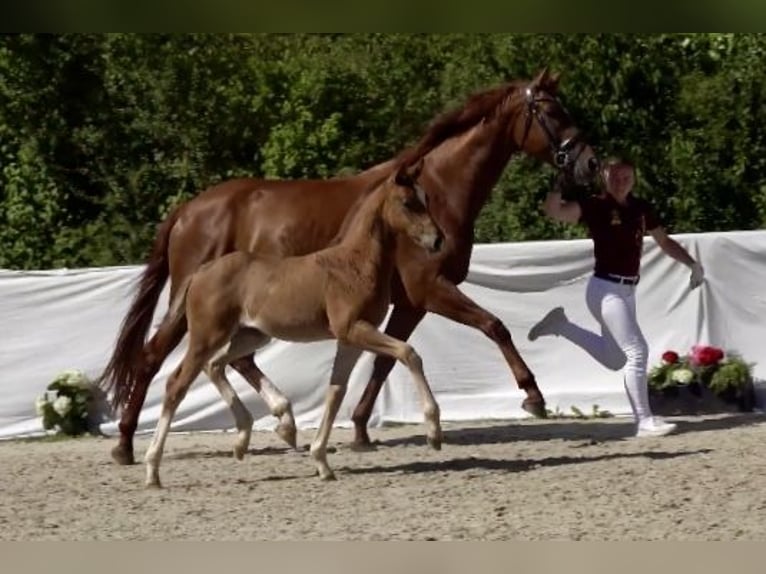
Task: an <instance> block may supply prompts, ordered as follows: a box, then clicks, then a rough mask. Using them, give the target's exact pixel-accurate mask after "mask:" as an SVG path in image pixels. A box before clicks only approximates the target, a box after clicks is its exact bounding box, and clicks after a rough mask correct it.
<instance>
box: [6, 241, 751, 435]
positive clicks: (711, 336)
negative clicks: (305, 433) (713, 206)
mask: <svg viewBox="0 0 766 574" xmlns="http://www.w3.org/2000/svg"><path fill="white" fill-rule="evenodd" d="M676 239H678V240H679V241H680V242H681V243H682V244H683V245H684V246H685V247H687V249H689V251H690V252H691V253H692V255H693V256H694V257H696V258H698V259H700V260H701V261H702V263H703V265H704V266H705V269H706V274H707V282H706V283H705V284H704V285H703V287H702V288H700V289H697V290H695V291H690V290H689V288H688V279H689V273H688V270H687V269H686V268H685V267H684V266H683V265H681V264H678V263H676V262H675V261H673V260H672V259H670V258H669V257H667V256H666V255H664V254H663V253H662V252H661V250H660V249H659V248H658V247H657V246H656V245H655V243H654V242H653V241H652V240H651V238H647V239H646V241H645V243H644V258H643V262H642V280H641V282H640V283H639V286H638V305H639V307H638V314H639V321H640V323H641V325H642V327H643V329H644V332H645V335H646V337H647V340H648V342H649V347H650V356H649V361H650V365H652V364H655V363H656V362H657V361H658V360H659V357H660V355H661V354H662V352H663V351H664V350H666V349H669V348H672V349H675V350H677V351H679V352H681V353H683V352H686V351H687V350H689V349H690V348H691V346H692V345H694V344H697V343H706V344H714V345H717V346H721V347H723V348H724V349H732V350H736V351H738V352H740V353H741V354H742V355H743V356H744V357H745V359H747V360H749V361H752V362H756V366H755V375H756V377H757V378H758V379H764V378H766V361H764V356H765V355H766V352H765V351H764V344H763V341H764V340H766V325H764V321H763V319H764V318H766V291H764V285H766V232H764V231H741V232H728V233H716V234H696V235H695V234H690V235H678V236H676ZM591 267H592V247H591V242H590V241H589V240H571V241H539V242H523V243H513V244H492V245H477V246H476V247H475V249H474V253H473V258H472V261H471V268H470V274H469V277H468V279H467V281H465V282H464V283H463V284H462V285H461V289H462V290H463V291H464V292H465V293H466V294H467V295H469V296H470V297H472V298H473V299H474V300H475V301H476V302H477V303H479V304H480V305H482V306H484V307H485V308H486V309H488V310H490V311H491V312H493V313H495V314H496V315H497V316H499V317H500V319H502V321H503V322H504V323H505V324H506V326H507V327H508V328H509V330H510V331H511V333H512V335H513V337H514V340H515V342H516V344H517V346H518V348H519V350H520V352H521V354H522V356H523V357H524V358H525V360H526V361H527V363H528V364H529V365H530V367H531V368H532V370H533V372H534V373H535V374H536V376H537V379H538V383H539V385H540V387H541V389H542V390H543V392H544V394H545V396H546V398H547V401H548V406H549V408H551V409H555V408H556V407H558V408H560V409H561V410H563V411H567V412H569V410H570V408H571V406H576V407H578V408H580V409H582V410H585V411H589V410H590V409H591V408H592V406H593V405H594V404H597V405H599V407H600V408H602V409H607V410H609V411H611V412H613V413H614V414H618V415H619V414H627V413H629V412H630V411H629V406H628V402H627V399H626V397H625V393H624V390H623V387H622V377H621V376H620V375H619V374H618V373H614V372H612V371H609V370H607V369H605V368H603V367H601V366H600V365H599V364H597V363H596V362H595V361H593V360H592V359H591V358H590V357H589V356H587V355H586V354H585V353H584V352H583V351H582V350H580V349H578V348H577V347H575V346H574V345H572V344H571V343H569V342H567V341H565V340H564V339H561V338H556V337H546V338H541V339H538V340H537V341H536V342H534V343H530V342H529V341H527V339H526V333H527V331H528V330H529V328H530V327H531V326H532V325H533V324H534V323H535V322H536V321H537V320H538V319H539V318H540V317H542V316H543V315H544V314H545V313H546V312H547V311H548V310H549V309H550V308H552V307H554V306H556V305H563V306H564V307H565V309H566V312H567V314H568V316H569V317H570V318H571V319H572V320H574V321H576V322H578V323H580V324H581V325H583V326H588V327H590V328H595V327H596V324H595V321H594V320H593V319H592V317H591V316H590V315H589V313H588V311H587V308H586V306H585V301H584V291H585V284H586V282H587V279H588V277H589V276H590V273H591ZM142 270H143V267H142V266H129V267H111V268H101V269H79V270H56V271H44V272H43V271H41V272H17V271H0V437H14V436H21V435H26V434H30V433H37V432H40V431H41V429H42V427H41V421H40V418H39V417H37V416H36V414H35V411H34V401H35V398H36V397H37V396H39V395H40V394H42V393H43V392H44V391H45V387H46V385H47V384H48V383H49V382H50V381H51V380H52V379H53V378H54V376H55V375H56V374H57V373H58V372H60V371H62V370H65V369H73V368H74V369H82V370H84V371H85V372H86V373H87V374H88V375H89V376H91V377H95V376H96V375H98V374H99V373H100V372H101V370H102V369H103V367H104V365H105V364H106V362H107V360H108V358H109V356H110V353H111V350H112V346H113V344H114V341H115V339H116V336H117V331H118V329H119V326H120V323H121V321H122V319H123V317H124V316H125V313H126V312H127V310H128V305H129V304H130V301H131V298H132V295H133V288H134V286H135V284H136V280H137V278H138V277H139V275H140V273H141V272H142ZM166 305H167V286H166V289H165V292H164V293H163V296H162V298H161V299H160V304H159V307H158V309H157V312H156V314H155V321H158V320H159V319H160V318H161V317H162V315H163V314H164V312H165V309H166ZM410 341H411V342H412V344H413V345H414V346H415V348H416V349H418V351H419V352H420V354H421V355H422V357H423V360H424V364H425V369H426V374H427V376H428V378H429V381H430V383H431V386H432V388H433V390H434V394H435V396H436V399H437V401H438V402H439V404H440V406H441V408H442V417H443V420H445V421H450V420H452V421H456V420H472V419H487V418H521V417H525V416H527V415H526V413H525V412H524V411H522V410H521V408H520V403H521V400H522V399H523V397H524V394H523V393H522V392H521V391H520V390H519V389H518V388H517V387H516V384H515V381H514V380H513V378H512V375H511V373H510V370H509V369H508V367H507V365H506V364H505V362H504V360H503V358H502V355H501V354H500V352H499V350H498V349H497V347H496V346H495V345H494V344H493V343H492V342H491V341H490V340H489V339H487V338H485V337H484V335H482V334H481V333H479V332H478V331H474V330H472V329H470V328H469V327H465V326H463V325H460V324H457V323H453V322H451V321H449V320H447V319H444V318H442V317H440V316H437V315H432V314H429V315H427V316H426V318H425V319H424V321H423V322H422V323H421V324H420V325H419V326H418V328H417V329H416V331H415V333H414V334H413V336H412V337H411V338H410ZM184 345H185V341H184V342H183V343H182V345H181V346H179V348H178V349H176V351H175V352H174V353H173V354H172V355H171V356H170V357H169V359H168V360H167V361H166V362H165V364H164V365H163V367H162V369H161V370H160V372H159V373H158V375H157V376H156V377H155V379H154V382H153V383H152V385H151V387H150V389H149V393H148V396H147V399H146V403H145V405H144V410H143V411H142V414H141V420H140V423H139V429H138V430H139V432H147V431H152V430H153V429H154V426H155V424H156V422H157V419H158V417H159V411H160V405H161V402H162V396H163V392H164V388H165V381H166V379H167V377H168V376H169V374H170V373H171V372H172V371H173V369H174V368H175V367H176V365H177V364H178V362H179V361H180V359H181V357H182V356H183V351H184ZM333 354H334V342H320V343H311V344H293V343H285V342H281V341H276V342H274V343H272V344H271V345H270V346H268V347H267V348H265V349H264V350H263V351H262V352H261V353H260V355H259V357H258V361H259V365H260V366H261V368H262V369H263V370H264V372H266V374H267V375H268V376H269V377H270V378H272V380H274V382H275V383H276V384H277V385H278V386H279V387H280V388H281V389H282V391H283V392H284V393H285V394H286V395H287V396H288V397H289V398H290V400H291V401H292V402H293V407H294V409H295V414H296V419H297V422H298V425H299V427H301V428H312V427H315V426H317V425H318V423H319V420H320V417H321V413H322V409H323V400H324V391H325V389H326V386H327V381H328V378H329V374H330V369H331V366H332V360H333ZM372 359H373V357H372V356H371V355H369V354H365V355H363V358H362V360H361V361H360V363H359V364H358V365H357V367H356V369H355V370H354V373H353V374H352V379H351V382H350V386H349V392H348V394H347V396H346V399H345V400H344V403H343V406H342V408H341V411H340V413H339V415H338V418H337V424H338V425H340V426H349V425H350V415H351V412H352V410H353V408H354V405H355V404H356V402H357V400H358V398H359V396H360V395H361V392H362V389H363V387H364V385H365V384H366V381H367V380H368V377H369V375H370V372H371V370H372ZM229 378H230V380H231V382H232V384H233V385H234V387H235V389H236V390H237V392H238V393H239V394H240V396H241V398H242V399H243V401H244V402H245V404H246V405H247V406H248V407H249V408H250V409H251V411H252V412H253V415H254V417H255V419H256V424H255V428H262V429H268V428H273V425H274V424H275V419H274V418H273V417H272V416H271V415H270V414H269V412H268V410H267V408H266V406H265V404H264V403H263V401H262V400H261V399H260V398H259V397H258V396H257V395H256V393H255V392H254V391H253V390H252V389H251V387H250V386H249V385H248V384H247V383H246V382H245V381H244V380H243V379H242V378H241V377H240V376H239V375H238V374H237V373H235V372H233V371H231V370H230V373H229ZM761 404H762V403H761ZM385 421H391V422H419V421H422V414H421V410H420V404H419V401H418V399H417V394H416V392H415V389H414V386H413V385H412V384H411V382H410V380H409V377H408V373H407V371H406V370H405V369H404V368H402V366H401V365H397V366H396V367H395V368H394V370H393V371H392V373H391V375H390V376H389V379H388V382H387V383H386V385H385V386H384V388H383V391H382V392H381V395H380V397H379V398H378V401H377V404H376V406H375V410H374V412H373V418H372V420H371V424H372V425H380V424H381V423H382V422H385ZM172 428H173V430H177V431H189V430H217V429H230V428H233V418H232V416H231V414H230V412H229V410H228V408H227V407H226V406H225V404H224V403H223V401H222V400H221V398H220V397H219V395H218V393H217V391H216V390H215V388H214V387H213V385H212V384H211V383H209V382H208V380H207V379H206V377H205V375H204V374H203V375H200V377H199V378H198V379H197V381H196V382H195V383H194V385H193V386H192V388H191V389H190V391H189V394H188V395H187V397H186V399H185V400H184V402H183V403H182V405H181V407H180V408H179V410H178V412H177V414H176V418H175V420H174V423H173V427H172ZM102 430H103V431H104V432H106V433H109V434H111V433H116V432H117V425H116V421H114V422H108V423H105V424H103V425H102Z"/></svg>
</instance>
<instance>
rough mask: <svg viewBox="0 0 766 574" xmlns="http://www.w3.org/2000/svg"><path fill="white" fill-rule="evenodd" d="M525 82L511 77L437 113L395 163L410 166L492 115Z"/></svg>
mask: <svg viewBox="0 0 766 574" xmlns="http://www.w3.org/2000/svg"><path fill="white" fill-rule="evenodd" d="M525 85H526V82H522V81H520V80H514V81H511V82H508V83H506V84H503V85H501V86H497V87H494V88H489V89H487V90H483V91H480V92H475V93H473V94H471V95H470V96H469V97H468V99H467V100H466V101H465V103H464V104H463V105H462V106H460V107H459V108H456V109H454V110H449V111H447V112H444V113H442V114H441V115H439V116H437V117H436V118H435V119H434V120H433V121H432V122H431V124H430V125H429V127H428V129H427V131H426V133H425V135H424V136H423V137H422V138H420V141H419V142H418V143H417V144H415V145H414V146H411V147H410V148H408V149H405V150H404V151H403V152H401V153H400V154H399V155H398V156H397V158H396V160H397V161H396V163H397V165H412V164H414V163H415V162H416V161H418V160H419V159H420V158H421V157H423V156H425V155H426V154H427V153H428V152H430V151H431V150H433V149H434V148H436V147H437V146H439V145H440V144H441V143H443V142H444V141H446V140H448V139H449V138H452V137H455V136H457V135H460V134H462V133H464V132H465V131H467V130H468V129H470V128H472V127H473V126H475V125H476V124H478V123H479V122H480V121H481V120H483V119H489V118H492V117H493V116H494V115H495V114H496V113H497V112H498V110H499V109H500V105H501V104H502V103H503V102H504V101H505V100H506V99H507V98H508V97H509V96H510V95H511V94H513V93H514V92H515V91H516V90H518V89H521V88H522V87H524V86H525Z"/></svg>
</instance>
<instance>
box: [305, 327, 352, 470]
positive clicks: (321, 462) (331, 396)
mask: <svg viewBox="0 0 766 574" xmlns="http://www.w3.org/2000/svg"><path fill="white" fill-rule="evenodd" d="M361 354H362V350H361V349H359V348H356V347H350V346H348V345H344V344H343V343H341V342H338V347H337V350H336V352H335V361H334V363H333V369H332V376H331V377H330V386H329V387H328V389H327V395H326V398H325V410H324V414H323V415H322V422H321V423H320V425H319V428H318V429H317V433H316V436H315V437H314V442H312V443H311V456H312V458H313V459H314V462H315V464H316V467H317V471H318V473H319V477H320V478H321V479H322V480H333V479H334V478H335V474H334V473H333V471H332V469H331V468H330V466H329V465H328V464H327V442H328V441H329V439H330V432H331V431H332V425H333V422H334V421H335V417H336V416H337V415H338V410H339V409H340V405H341V403H342V402H343V397H344V396H345V395H346V389H347V388H348V378H349V375H350V374H351V371H352V370H353V368H354V365H355V364H356V362H357V361H358V360H359V356H360V355H361Z"/></svg>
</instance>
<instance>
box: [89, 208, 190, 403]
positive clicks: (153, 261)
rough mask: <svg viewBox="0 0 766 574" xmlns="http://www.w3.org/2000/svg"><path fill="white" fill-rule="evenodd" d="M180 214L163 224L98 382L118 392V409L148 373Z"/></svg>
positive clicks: (177, 210)
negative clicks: (149, 346) (149, 347)
mask: <svg viewBox="0 0 766 574" xmlns="http://www.w3.org/2000/svg"><path fill="white" fill-rule="evenodd" d="M179 215H180V208H176V209H175V210H173V211H172V212H171V214H170V215H169V216H168V217H167V219H166V220H165V221H163V222H162V224H160V226H159V229H158V230H157V236H156V238H155V240H154V246H153V248H152V252H151V254H150V255H149V258H148V260H147V262H146V268H145V269H144V272H143V274H142V275H141V279H140V281H139V285H138V291H137V292H136V294H135V297H134V298H133V302H132V303H131V305H130V309H129V310H128V314H127V315H126V316H125V319H124V320H123V323H122V326H121V327H120V334H119V337H118V339H117V343H116V345H115V347H114V351H113V353H112V357H111V359H109V363H107V365H106V368H105V369H104V372H103V373H102V374H101V376H100V377H99V378H98V379H97V383H98V385H99V386H100V387H101V388H102V389H104V391H106V392H109V391H110V390H114V394H113V395H112V401H111V402H112V406H113V408H114V409H115V410H116V409H117V408H118V407H120V406H122V405H125V404H126V403H127V401H128V398H129V397H130V395H131V393H132V392H133V389H134V388H135V387H136V384H137V383H138V381H139V379H140V378H141V376H142V374H143V372H144V364H145V358H144V352H143V349H144V342H145V339H146V335H147V333H148V332H149V327H150V326H151V323H152V318H153V317H154V309H155V307H156V306H157V301H158V300H159V298H160V294H161V293H162V289H163V287H164V286H165V282H166V281H167V279H168V275H169V273H170V271H169V267H168V245H169V240H170V232H171V230H172V229H173V225H175V223H176V221H177V220H178V217H179Z"/></svg>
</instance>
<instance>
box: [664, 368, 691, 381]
mask: <svg viewBox="0 0 766 574" xmlns="http://www.w3.org/2000/svg"><path fill="white" fill-rule="evenodd" d="M670 378H671V380H672V381H673V382H676V383H680V384H682V385H688V384H689V383H691V382H692V380H694V371H692V370H691V369H684V368H681V369H675V370H674V371H673V372H672V373H671V375H670Z"/></svg>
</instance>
